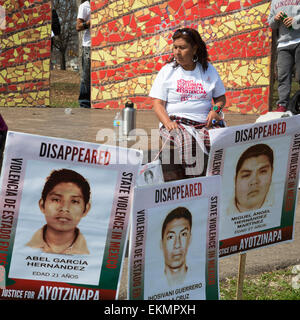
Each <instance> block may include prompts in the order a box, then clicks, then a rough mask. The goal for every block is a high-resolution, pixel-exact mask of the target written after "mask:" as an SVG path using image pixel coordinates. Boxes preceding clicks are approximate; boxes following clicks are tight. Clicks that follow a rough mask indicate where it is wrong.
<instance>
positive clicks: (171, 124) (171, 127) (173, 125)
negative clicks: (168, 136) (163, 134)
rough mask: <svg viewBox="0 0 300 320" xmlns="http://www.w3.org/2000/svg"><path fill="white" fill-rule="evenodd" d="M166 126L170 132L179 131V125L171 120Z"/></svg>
mask: <svg viewBox="0 0 300 320" xmlns="http://www.w3.org/2000/svg"><path fill="white" fill-rule="evenodd" d="M164 126H165V128H166V129H167V130H168V131H169V132H170V131H172V130H176V129H178V123H177V122H175V121H171V120H170V121H169V122H166V123H164Z"/></svg>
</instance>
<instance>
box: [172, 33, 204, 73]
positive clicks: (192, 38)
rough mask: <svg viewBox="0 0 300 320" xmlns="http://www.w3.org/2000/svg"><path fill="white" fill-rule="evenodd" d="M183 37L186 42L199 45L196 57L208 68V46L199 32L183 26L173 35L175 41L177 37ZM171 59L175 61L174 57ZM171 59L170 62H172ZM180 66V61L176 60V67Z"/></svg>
mask: <svg viewBox="0 0 300 320" xmlns="http://www.w3.org/2000/svg"><path fill="white" fill-rule="evenodd" d="M179 38H182V39H184V40H185V41H186V42H188V43H190V44H191V45H192V46H197V52H196V55H195V58H196V56H197V61H198V62H199V63H200V64H201V66H202V68H203V70H204V71H206V70H207V68H208V61H209V58H208V52H207V48H206V44H205V42H204V41H203V40H202V38H201V36H200V34H199V32H198V31H197V30H195V29H192V28H182V29H177V30H176V31H175V33H174V34H173V36H172V39H173V41H175V40H176V39H179ZM171 61H174V58H172V60H171ZM171 61H170V62H171ZM177 66H178V63H177V62H176V61H175V67H177Z"/></svg>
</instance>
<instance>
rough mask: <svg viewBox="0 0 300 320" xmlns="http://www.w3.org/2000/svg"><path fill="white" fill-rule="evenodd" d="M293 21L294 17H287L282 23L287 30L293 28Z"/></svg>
mask: <svg viewBox="0 0 300 320" xmlns="http://www.w3.org/2000/svg"><path fill="white" fill-rule="evenodd" d="M293 20H294V19H293V18H292V17H287V18H285V19H284V20H283V21H282V22H283V24H284V25H285V26H286V27H287V28H289V27H291V26H292V24H293Z"/></svg>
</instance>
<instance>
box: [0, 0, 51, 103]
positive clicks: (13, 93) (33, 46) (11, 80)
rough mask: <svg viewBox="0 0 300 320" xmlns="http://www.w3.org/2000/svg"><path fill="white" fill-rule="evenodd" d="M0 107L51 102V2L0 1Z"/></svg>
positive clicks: (27, 0) (32, 0)
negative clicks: (0, 13) (2, 15)
mask: <svg viewBox="0 0 300 320" xmlns="http://www.w3.org/2000/svg"><path fill="white" fill-rule="evenodd" d="M0 8H1V10H2V12H3V13H4V15H5V22H3V23H2V25H1V26H0V106H1V107H6V106H7V107H10V106H42V105H45V106H48V105H50V101H49V100H50V94H49V92H50V83H49V81H50V80H49V79H50V52H51V40H50V34H51V1H46V0H0Z"/></svg>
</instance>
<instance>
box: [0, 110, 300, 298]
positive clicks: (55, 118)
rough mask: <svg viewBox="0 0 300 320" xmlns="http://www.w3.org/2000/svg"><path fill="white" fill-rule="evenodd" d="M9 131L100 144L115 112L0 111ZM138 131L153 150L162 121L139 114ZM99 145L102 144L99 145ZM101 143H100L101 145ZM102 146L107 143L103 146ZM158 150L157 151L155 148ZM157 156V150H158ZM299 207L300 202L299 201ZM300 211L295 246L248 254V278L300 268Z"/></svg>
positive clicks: (241, 120)
mask: <svg viewBox="0 0 300 320" xmlns="http://www.w3.org/2000/svg"><path fill="white" fill-rule="evenodd" d="M0 113H1V115H2V117H3V118H4V119H5V121H6V123H7V125H8V128H9V130H11V131H20V132H26V133H32V134H40V135H45V136H52V137H59V138H66V139H73V140H81V141H89V142H96V136H97V133H98V132H99V130H101V129H105V128H108V129H112V128H113V127H112V124H113V118H114V116H115V111H113V110H100V109H92V110H90V109H79V108H78V109H73V110H72V114H70V115H67V114H65V112H64V109H62V108H0ZM256 119H257V116H255V115H240V114H226V117H225V120H226V122H227V125H228V126H233V125H239V124H245V123H253V122H255V120H256ZM136 127H137V128H139V129H143V131H142V132H140V141H138V143H139V144H138V146H139V148H140V149H141V150H148V149H149V148H150V144H149V141H150V138H149V137H150V133H151V130H152V129H156V128H157V127H158V121H157V119H156V117H155V115H154V114H153V112H152V111H146V110H138V111H137V122H136ZM98 142H99V141H98ZM99 143H100V142H99ZM101 143H104V141H103V142H101ZM154 149H156V148H154ZM154 152H157V150H154ZM298 203H299V200H298ZM299 210H300V207H299V205H298V207H297V212H296V219H295V239H294V241H293V242H291V243H284V244H277V245H274V246H270V247H267V248H263V249H256V250H252V251H249V252H248V253H247V259H246V274H255V273H260V272H263V271H270V270H274V269H279V268H282V267H286V266H289V265H295V264H300V214H299ZM238 259H239V255H234V256H230V257H227V258H223V259H221V260H220V268H219V269H220V279H224V278H226V277H229V276H236V275H237V272H238ZM126 279H127V267H126V261H125V264H124V269H123V276H122V284H121V290H120V298H121V299H124V298H125V297H126V287H127V283H126Z"/></svg>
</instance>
